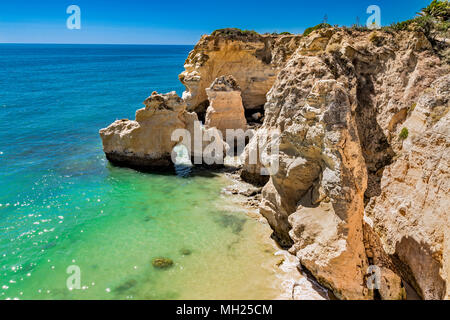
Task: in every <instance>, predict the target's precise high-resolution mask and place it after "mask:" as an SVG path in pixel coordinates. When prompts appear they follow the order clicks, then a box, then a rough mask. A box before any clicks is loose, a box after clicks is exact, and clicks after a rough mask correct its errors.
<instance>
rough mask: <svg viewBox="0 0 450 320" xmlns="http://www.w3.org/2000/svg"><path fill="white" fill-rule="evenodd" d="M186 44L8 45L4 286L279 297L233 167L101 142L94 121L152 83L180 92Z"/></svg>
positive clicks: (4, 67)
mask: <svg viewBox="0 0 450 320" xmlns="http://www.w3.org/2000/svg"><path fill="white" fill-rule="evenodd" d="M191 49H192V47H188V46H83V45H78V46H69V45H67V46H66V45H58V46H56V45H0V66H1V68H0V88H1V90H0V123H1V126H0V262H1V263H0V298H3V299H8V298H9V299H14V298H19V299H243V298H248V299H270V298H275V296H276V294H277V290H279V288H278V287H277V286H276V284H275V283H276V279H275V271H274V267H273V266H274V264H275V261H274V259H275V258H274V256H273V253H274V251H275V250H276V248H275V247H274V246H273V244H272V243H271V242H270V241H269V240H268V236H269V235H270V230H268V227H267V226H266V225H262V224H261V223H260V222H258V221H257V220H255V219H252V218H250V217H249V216H247V215H246V214H245V210H243V209H239V208H237V207H236V206H230V205H227V204H229V199H228V198H227V196H224V195H222V194H221V189H222V188H223V187H224V186H226V184H227V183H228V181H226V179H225V178H223V177H221V176H218V175H213V174H207V173H205V172H203V173H202V172H200V174H195V175H191V176H190V177H179V176H171V175H156V174H144V173H139V172H136V171H133V170H130V169H123V168H116V167H113V166H111V165H110V164H109V163H108V162H107V161H106V160H105V157H104V154H103V152H102V146H101V140H100V138H99V135H98V130H99V129H100V128H104V127H106V126H107V125H109V124H110V123H111V122H113V121H114V120H116V119H121V118H134V113H135V111H136V109H138V108H141V107H142V104H141V102H142V101H143V100H144V99H145V98H146V97H147V96H148V95H150V94H151V92H152V91H159V92H168V91H172V90H176V91H177V92H178V93H179V94H181V92H182V91H183V87H182V85H181V84H180V83H179V81H178V74H179V73H180V72H181V71H182V70H183V64H184V60H185V58H186V57H187V54H188V52H189V50H191ZM186 250H188V251H189V253H190V254H188V255H186ZM183 252H184V255H183ZM157 257H167V258H170V259H172V260H173V261H174V265H173V266H172V267H171V268H169V269H167V270H157V269H155V268H154V267H153V266H152V265H151V261H152V259H154V258H157ZM70 266H76V267H78V268H79V270H80V271H81V277H80V281H81V288H80V289H79V290H78V289H74V290H68V288H67V285H66V281H67V278H68V277H69V276H70V274H68V273H67V268H68V267H70Z"/></svg>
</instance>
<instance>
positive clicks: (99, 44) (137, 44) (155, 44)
mask: <svg viewBox="0 0 450 320" xmlns="http://www.w3.org/2000/svg"><path fill="white" fill-rule="evenodd" d="M2 44H50V45H94V46H102V45H106V46H194V45H195V44H183V43H171V44H164V43H65V42H62V43H61V42H0V45H2Z"/></svg>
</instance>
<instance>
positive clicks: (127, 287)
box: [114, 279, 137, 293]
mask: <svg viewBox="0 0 450 320" xmlns="http://www.w3.org/2000/svg"><path fill="white" fill-rule="evenodd" d="M136 285H137V281H136V280H134V279H131V280H128V281H126V282H125V283H123V284H121V285H120V286H118V287H116V288H115V289H114V291H115V292H117V293H123V292H125V291H128V290H130V289H131V288H133V287H134V286H136Z"/></svg>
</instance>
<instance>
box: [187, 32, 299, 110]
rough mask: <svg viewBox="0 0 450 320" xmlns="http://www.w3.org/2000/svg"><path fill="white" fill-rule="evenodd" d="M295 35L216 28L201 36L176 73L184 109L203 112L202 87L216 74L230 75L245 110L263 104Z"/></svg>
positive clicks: (293, 47)
mask: <svg viewBox="0 0 450 320" xmlns="http://www.w3.org/2000/svg"><path fill="white" fill-rule="evenodd" d="M299 39H300V37H299V36H272V35H259V34H245V33H242V32H233V33H227V32H226V30H225V31H217V32H215V33H213V34H212V35H205V36H203V37H202V38H201V39H200V41H199V42H198V43H197V45H196V46H195V48H194V50H193V51H192V52H191V53H190V54H189V56H188V58H187V60H186V63H185V66H184V67H185V71H184V72H183V73H182V74H181V75H180V80H181V82H182V83H183V84H184V85H185V86H186V91H185V93H184V94H183V98H184V99H185V100H186V103H187V105H188V110H190V111H197V112H205V111H206V107H207V106H208V97H207V95H206V89H207V88H208V87H209V86H210V85H211V83H212V82H213V81H214V80H215V79H216V78H218V77H220V76H224V75H232V76H233V77H234V78H235V79H236V82H237V83H238V85H239V87H240V88H241V91H242V100H243V104H244V107H245V108H246V109H253V108H257V107H260V106H262V105H264V103H265V102H266V94H267V92H268V91H269V90H270V88H271V87H272V85H273V83H274V82H275V78H276V75H277V73H278V70H279V67H280V66H281V65H282V64H283V63H284V62H285V61H286V60H287V59H288V57H289V56H290V55H291V54H292V53H293V52H294V51H295V50H296V48H297V42H298V41H299Z"/></svg>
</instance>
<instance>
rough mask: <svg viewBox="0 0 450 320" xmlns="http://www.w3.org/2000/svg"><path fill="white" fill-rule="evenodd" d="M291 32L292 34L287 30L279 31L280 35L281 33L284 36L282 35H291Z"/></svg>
mask: <svg viewBox="0 0 450 320" xmlns="http://www.w3.org/2000/svg"><path fill="white" fill-rule="evenodd" d="M291 34H292V33H290V32H287V31H284V32H282V33H280V35H282V36H284V35H291Z"/></svg>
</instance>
